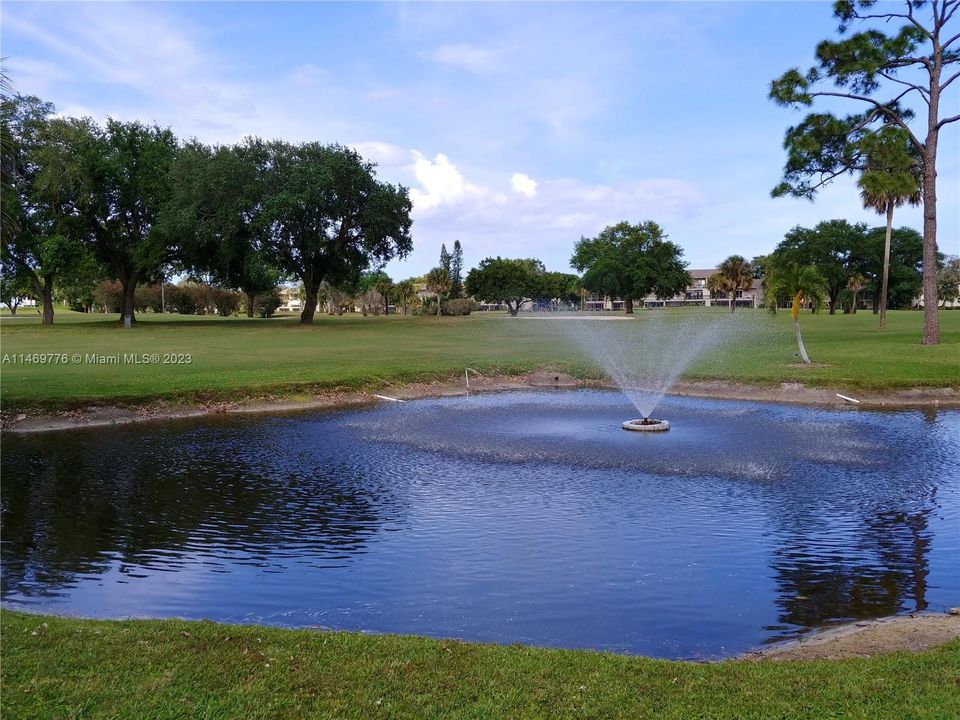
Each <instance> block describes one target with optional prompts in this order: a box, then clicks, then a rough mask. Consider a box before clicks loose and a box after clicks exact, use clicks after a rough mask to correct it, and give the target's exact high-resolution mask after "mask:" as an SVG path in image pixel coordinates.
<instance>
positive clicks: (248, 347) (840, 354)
mask: <svg viewBox="0 0 960 720" xmlns="http://www.w3.org/2000/svg"><path fill="white" fill-rule="evenodd" d="M21 312H23V311H21ZM686 312H688V311H685V310H679V311H674V310H668V311H667V313H669V314H670V315H669V317H670V318H676V319H681V318H683V317H684V314H685V313H686ZM717 312H718V313H719V312H721V311H717ZM23 314H24V316H25V317H24V319H11V318H9V317H5V318H4V319H3V321H2V323H0V342H2V347H0V354H2V355H4V356H7V359H8V361H7V362H5V363H4V364H3V366H2V373H3V376H2V386H0V400H2V402H3V404H4V407H5V408H6V409H19V408H30V407H44V406H46V407H66V406H71V405H81V404H85V403H89V402H94V401H104V400H107V401H111V402H119V403H124V402H141V401H146V400H152V399H157V398H166V399H170V400H182V401H194V400H205V399H207V400H216V399H233V398H237V397H241V396H257V395H263V394H284V395H296V394H298V393H299V394H306V393H309V392H312V391H315V390H317V389H323V388H373V387H377V386H383V385H384V384H387V383H389V382H397V381H401V382H402V381H416V380H426V379H432V378H436V377H443V376H452V375H455V374H459V373H462V372H463V368H464V367H465V366H469V367H472V368H476V369H478V370H480V371H481V372H485V373H492V372H504V373H513V372H525V371H530V370H534V369H538V368H541V367H545V366H550V367H553V368H556V369H558V370H567V371H570V372H573V373H574V374H577V375H580V376H598V373H599V371H598V369H597V368H596V367H594V366H593V365H592V364H591V362H590V361H589V360H587V359H586V358H585V357H584V356H583V355H582V353H580V352H579V351H578V350H577V348H576V347H574V346H572V345H571V344H570V343H569V342H568V341H566V340H565V339H564V335H563V333H562V332H560V331H559V330H558V328H557V326H556V324H555V323H552V322H549V321H541V322H538V321H532V320H513V319H509V318H505V317H502V316H490V315H484V314H474V315H472V316H469V317H462V318H433V317H412V318H402V317H394V316H391V317H366V318H364V317H361V316H349V315H348V316H344V317H327V316H325V315H319V316H318V318H317V323H316V324H315V325H314V326H313V327H303V326H300V325H299V324H298V323H297V321H296V318H295V317H282V318H272V319H269V320H260V319H253V320H248V319H246V318H211V317H199V316H180V315H142V316H140V322H139V323H138V324H137V326H136V327H135V328H133V329H131V330H125V329H123V328H121V327H119V326H118V324H117V322H116V320H115V318H114V316H104V315H82V314H77V313H70V312H67V311H59V312H58V313H57V316H56V324H55V325H54V326H52V327H43V326H41V325H40V324H39V319H38V318H37V317H36V315H35V313H34V314H33V315H31V314H30V313H23ZM648 316H649V313H639V314H638V317H639V319H638V320H637V321H638V322H644V321H645V318H647V319H648ZM738 316H741V318H742V319H743V320H744V321H746V320H747V319H748V317H749V321H748V322H746V323H745V324H746V325H749V327H750V328H751V329H750V331H749V332H747V333H744V334H743V335H741V336H740V337H738V339H737V340H736V344H735V345H734V346H732V347H730V346H728V347H723V348H717V349H710V350H707V351H706V352H704V353H703V354H702V355H701V356H700V357H699V358H698V359H697V360H696V361H694V362H693V363H692V364H691V366H690V367H689V368H688V369H687V372H686V373H685V377H686V378H688V379H719V380H726V381H731V382H741V383H751V384H760V385H772V384H776V383H780V382H803V383H806V384H809V385H823V386H831V387H836V388H838V389H842V388H846V389H850V390H857V389H867V390H884V389H897V388H907V387H915V386H927V387H958V386H960V312H943V313H941V332H942V340H943V343H942V344H941V345H939V346H933V347H925V346H921V345H920V343H919V339H920V334H921V323H922V314H921V313H919V312H906V311H904V312H892V313H890V318H889V323H888V327H887V329H886V330H884V331H880V330H879V329H877V317H876V316H875V315H872V314H870V313H858V314H857V315H855V316H844V315H835V316H829V315H825V314H821V315H809V314H805V315H804V316H803V318H802V325H803V329H804V336H805V340H806V343H807V348H808V350H809V352H810V355H811V357H812V359H813V361H814V362H815V363H823V364H825V365H827V366H828V367H817V368H811V369H802V368H796V367H790V365H791V363H795V362H796V361H797V358H796V356H795V353H796V345H795V341H794V337H793V332H792V328H791V325H790V322H789V317H788V315H787V314H786V313H781V314H779V315H778V316H777V317H775V318H771V317H769V316H768V315H767V314H766V313H763V312H762V311H756V312H754V311H744V312H742V313H738ZM678 331H680V330H679V325H678ZM21 353H39V354H44V353H65V354H67V355H68V356H73V355H74V354H77V353H79V354H80V355H81V356H85V355H86V354H88V353H97V354H103V355H112V354H115V353H137V354H141V353H158V354H163V353H189V354H191V356H192V363H191V364H190V365H149V366H145V365H119V366H118V365H93V364H77V363H74V362H70V363H69V364H67V365H62V364H61V365H53V364H48V365H38V364H32V365H29V364H28V365H23V364H12V363H11V362H10V361H9V358H11V357H13V356H15V355H19V354H21Z"/></svg>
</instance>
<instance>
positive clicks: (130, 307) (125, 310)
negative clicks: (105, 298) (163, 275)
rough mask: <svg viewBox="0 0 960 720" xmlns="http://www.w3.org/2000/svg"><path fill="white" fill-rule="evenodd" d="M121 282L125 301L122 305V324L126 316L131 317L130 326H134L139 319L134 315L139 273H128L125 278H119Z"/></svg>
mask: <svg viewBox="0 0 960 720" xmlns="http://www.w3.org/2000/svg"><path fill="white" fill-rule="evenodd" d="M118 279H119V280H120V286H121V288H122V289H123V300H122V303H121V305H120V323H121V324H122V323H123V319H124V318H125V317H126V316H128V315H129V316H130V324H131V325H133V323H135V322H136V321H137V318H136V317H135V314H134V307H135V305H136V299H135V298H136V294H137V280H138V278H137V271H136V270H134V271H133V272H130V273H127V274H126V275H125V276H124V277H121V278H118Z"/></svg>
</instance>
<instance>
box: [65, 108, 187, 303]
mask: <svg viewBox="0 0 960 720" xmlns="http://www.w3.org/2000/svg"><path fill="white" fill-rule="evenodd" d="M75 122H86V123H87V126H88V128H89V131H88V132H83V133H77V134H76V135H75V136H74V139H73V142H74V146H73V148H72V152H73V158H74V164H73V165H72V167H71V173H73V177H72V179H71V183H72V187H71V194H72V197H73V202H74V203H75V205H76V210H77V212H78V213H79V215H80V216H81V217H82V218H83V221H84V223H85V225H86V231H87V235H86V241H87V242H88V243H89V245H90V248H91V250H92V251H93V253H94V255H95V256H96V258H97V260H99V261H100V262H101V263H102V264H103V265H104V267H105V268H106V269H107V272H108V274H109V275H110V276H112V277H114V278H116V279H117V280H118V281H119V282H120V285H121V287H122V288H123V303H122V307H121V309H120V315H121V318H123V317H129V318H130V319H131V320H133V319H134V304H135V303H134V296H135V293H136V290H137V285H138V284H140V283H143V282H151V281H156V280H158V279H159V278H160V275H161V272H162V270H163V268H164V266H166V265H167V264H168V263H170V262H171V260H173V258H174V257H175V250H176V248H175V243H176V238H172V237H170V236H169V234H167V233H165V232H162V231H161V228H160V227H159V226H158V220H159V216H160V211H161V208H162V207H163V204H164V203H165V202H166V200H167V197H168V195H169V190H170V166H171V164H172V163H173V160H174V158H175V157H176V154H177V150H178V146H177V140H176V138H175V137H174V135H173V133H172V132H171V131H170V130H168V129H164V128H160V127H158V126H156V125H144V124H142V123H139V122H120V121H118V120H112V119H108V120H107V123H106V126H104V127H99V126H97V125H94V124H92V123H90V122H89V121H75Z"/></svg>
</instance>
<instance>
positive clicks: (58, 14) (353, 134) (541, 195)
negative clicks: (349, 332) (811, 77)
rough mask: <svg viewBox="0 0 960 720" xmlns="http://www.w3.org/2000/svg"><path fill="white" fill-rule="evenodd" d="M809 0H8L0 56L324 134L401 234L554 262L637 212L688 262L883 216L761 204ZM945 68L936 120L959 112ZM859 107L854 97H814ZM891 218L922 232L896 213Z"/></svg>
mask: <svg viewBox="0 0 960 720" xmlns="http://www.w3.org/2000/svg"><path fill="white" fill-rule="evenodd" d="M835 30H836V23H835V21H834V20H833V18H832V16H831V4H830V3H828V2H806V1H805V2H709V3H696V2H665V3H658V2H634V3H573V2H570V3H559V4H553V3H545V2H544V3H478V4H473V3H443V4H433V3H385V4H374V3H369V4H367V3H343V4H341V3H307V2H301V3H280V2H271V3H256V2H244V3H228V2H208V3H188V2H176V3H174V2H171V3H133V4H124V3H93V4H84V3H70V4H58V3H20V2H9V1H7V0H5V1H4V2H3V5H2V8H0V55H2V56H3V57H4V58H5V60H4V62H5V65H6V67H7V70H8V72H9V74H10V76H11V79H12V81H13V83H14V86H15V89H16V90H17V91H18V92H20V93H23V94H34V95H38V96H40V97H42V98H43V99H45V100H49V101H51V102H53V103H54V104H55V105H56V107H57V110H58V112H59V113H61V114H64V115H75V116H91V117H94V118H95V119H98V120H101V121H102V120H103V119H105V118H106V117H108V116H109V117H114V118H118V119H121V120H142V121H146V122H151V123H158V124H160V125H162V126H169V127H171V128H172V129H173V131H174V132H175V133H176V134H177V135H178V136H180V137H181V138H192V137H195V138H198V139H200V140H202V141H204V142H208V143H232V142H236V141H238V140H240V139H242V138H243V137H245V136H247V135H258V136H261V137H265V138H283V139H286V140H289V141H314V140H316V141H321V142H338V143H341V144H344V145H349V146H352V147H354V148H356V149H357V150H358V151H359V152H360V153H361V154H362V155H363V156H364V157H365V158H367V159H369V160H372V161H374V162H376V163H377V165H378V168H377V173H378V177H379V178H381V179H383V180H387V181H390V182H394V183H400V184H402V185H404V186H406V187H408V188H410V194H411V198H412V200H413V204H414V211H413V218H414V223H413V228H412V235H413V241H414V250H413V252H412V253H411V254H410V255H409V256H408V257H407V258H406V259H405V260H403V261H397V260H395V261H393V262H391V263H390V264H389V265H388V266H387V268H386V269H387V271H388V272H389V273H390V274H391V275H392V276H393V277H394V278H398V279H399V278H403V277H409V276H413V275H420V274H422V273H424V272H426V271H427V270H429V269H430V268H431V267H433V266H435V265H436V264H437V260H438V257H439V252H440V245H441V243H446V245H447V248H448V249H450V248H452V245H453V242H454V240H460V241H461V243H462V245H463V248H464V259H465V264H466V266H467V267H471V266H473V265H476V264H477V263H479V261H480V260H482V259H483V258H484V257H487V256H494V255H499V256H502V257H537V258H540V259H541V260H543V261H544V263H545V264H546V266H547V268H548V269H551V270H562V271H568V270H569V260H570V256H571V254H572V251H573V246H574V243H575V242H576V241H577V240H578V239H580V237H582V236H587V237H591V236H594V235H596V234H597V233H598V232H599V231H600V230H602V229H603V228H604V227H606V226H607V225H611V224H614V223H617V222H620V221H622V220H627V221H630V222H640V221H645V220H654V221H656V222H657V223H658V224H660V226H661V227H662V228H663V229H664V231H665V232H666V234H667V236H668V237H669V238H670V239H671V240H673V241H674V242H676V243H677V244H679V245H680V246H681V247H682V248H683V249H684V253H685V255H684V257H685V259H686V260H687V261H688V262H689V263H690V267H693V268H703V267H713V266H715V265H716V264H717V263H719V262H720V261H721V260H722V259H723V258H725V257H727V256H728V255H731V254H734V253H737V254H741V255H745V256H746V257H748V258H749V257H752V256H754V255H759V254H764V253H767V252H769V251H770V250H772V249H773V248H774V246H775V245H776V244H777V242H779V241H780V240H781V239H782V238H783V235H784V233H785V232H787V231H788V230H789V229H790V228H792V227H794V226H796V225H804V226H812V225H814V224H816V223H817V222H820V221H821V220H828V219H833V218H845V219H848V220H850V221H851V222H860V221H863V222H867V223H870V224H873V225H882V224H883V218H881V217H880V216H878V215H877V214H876V213H875V212H873V211H867V210H864V209H863V208H862V205H861V202H860V200H859V195H858V192H857V189H856V185H855V182H854V180H853V179H849V178H846V179H843V180H840V181H837V182H835V183H833V184H832V185H831V186H829V187H828V188H827V189H825V190H824V191H823V192H822V193H821V194H820V195H819V196H818V197H817V199H816V201H815V202H813V203H811V202H809V201H807V200H799V199H772V198H771V197H770V190H771V188H773V186H774V185H776V184H777V182H778V181H779V179H780V175H781V172H782V167H783V163H784V160H785V151H784V150H783V148H782V142H783V135H784V131H785V130H786V128H787V127H788V126H789V125H791V124H795V123H797V122H798V121H799V120H800V119H801V118H802V116H803V113H801V112H800V111H797V110H793V109H788V108H782V107H778V106H777V105H775V104H774V103H773V102H771V101H770V100H768V98H767V94H768V90H769V83H770V81H771V80H772V79H774V78H775V77H777V76H779V75H780V74H781V73H782V72H783V71H785V70H787V69H788V68H791V67H802V68H806V67H808V66H809V65H810V64H811V62H812V59H813V51H814V48H815V46H816V44H817V42H819V41H820V40H822V39H824V38H832V37H835V36H836V35H835ZM958 90H960V83H956V84H955V85H954V86H953V87H952V88H951V90H950V93H949V94H948V95H947V96H945V98H944V99H943V115H948V114H955V113H956V112H958V111H960V93H958ZM816 107H817V108H818V109H819V108H824V109H835V110H838V111H849V112H853V111H855V110H856V111H859V107H855V106H854V104H850V103H847V104H846V105H835V106H828V105H818V106H816ZM958 136H960V123H954V124H952V125H949V126H947V128H946V129H945V130H944V131H943V132H942V133H941V140H940V154H939V163H938V171H939V185H938V196H939V200H940V202H939V242H940V247H941V249H942V250H944V251H946V252H950V253H956V252H958V251H960V240H958V238H960V141H958ZM895 223H896V225H898V226H901V225H905V226H909V227H914V228H916V229H917V230H921V229H922V219H921V212H920V210H919V209H914V208H903V209H901V210H898V211H897V216H896V217H895Z"/></svg>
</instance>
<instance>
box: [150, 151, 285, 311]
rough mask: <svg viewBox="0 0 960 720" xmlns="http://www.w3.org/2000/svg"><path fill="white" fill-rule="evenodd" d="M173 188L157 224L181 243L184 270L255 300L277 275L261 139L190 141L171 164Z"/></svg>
mask: <svg viewBox="0 0 960 720" xmlns="http://www.w3.org/2000/svg"><path fill="white" fill-rule="evenodd" d="M170 174H171V191H170V197H169V200H168V201H167V203H165V205H164V207H163V211H162V213H161V227H162V229H163V231H164V232H165V233H166V235H167V236H168V237H169V238H170V239H171V242H175V243H177V244H178V245H179V260H180V262H181V263H182V265H183V267H184V269H187V270H189V271H191V272H192V273H194V274H198V275H201V276H205V277H209V278H210V279H211V280H212V281H213V282H215V283H217V284H219V285H223V286H225V287H230V288H236V289H238V290H241V291H243V293H244V294H245V295H246V296H247V303H246V305H247V316H248V317H253V314H254V309H255V299H256V296H257V295H259V294H260V293H263V292H267V291H269V290H271V289H272V288H274V287H275V286H276V285H277V284H278V283H279V281H280V279H281V273H280V271H279V269H278V268H277V266H276V263H275V262H274V261H273V260H272V258H270V257H269V253H268V243H267V232H268V229H269V228H268V227H267V226H266V223H264V222H263V219H262V218H261V210H262V207H263V195H264V192H265V183H266V149H265V146H264V143H263V142H262V141H260V140H257V139H255V138H248V139H247V140H246V141H245V142H243V143H242V144H240V145H234V146H220V147H213V148H211V147H207V146H205V145H202V144H200V143H198V142H191V143H188V144H187V145H186V146H185V147H183V148H182V149H181V151H180V152H179V153H178V156H177V158H176V160H175V161H174V163H173V165H172V167H171V171H170Z"/></svg>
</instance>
